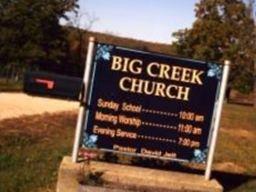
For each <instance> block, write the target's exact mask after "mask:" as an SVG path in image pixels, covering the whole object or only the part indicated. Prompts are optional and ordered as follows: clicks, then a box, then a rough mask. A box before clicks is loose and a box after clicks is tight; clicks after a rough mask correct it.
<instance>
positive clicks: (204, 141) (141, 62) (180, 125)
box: [82, 43, 223, 163]
mask: <svg viewBox="0 0 256 192" xmlns="http://www.w3.org/2000/svg"><path fill="white" fill-rule="evenodd" d="M92 58H93V60H92V67H91V71H90V83H89V86H88V91H87V94H88V95H87V104H86V105H87V112H86V113H85V118H84V124H83V132H82V144H83V147H86V148H97V149H101V150H104V151H113V152H120V153H125V154H131V155H139V156H146V157H155V158H164V159H172V160H179V161H189V162H191V161H192V162H200V163H204V162H206V157H207V153H208V148H209V143H210V140H211V136H210V135H211V134H210V133H211V127H212V124H213V115H214V108H215V103H216V98H217V96H218V91H219V87H220V81H221V78H222V72H223V68H222V66H220V65H217V64H214V63H207V62H202V61H196V60H190V59H183V58H178V57H172V56H167V55H162V54H157V53H152V52H144V51H138V50H132V49H128V48H124V47H119V46H114V45H107V44H100V43H96V44H95V47H94V50H93V57H92Z"/></svg>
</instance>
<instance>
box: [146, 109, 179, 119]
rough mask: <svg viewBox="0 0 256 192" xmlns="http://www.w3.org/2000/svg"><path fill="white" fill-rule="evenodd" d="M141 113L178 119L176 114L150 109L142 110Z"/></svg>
mask: <svg viewBox="0 0 256 192" xmlns="http://www.w3.org/2000/svg"><path fill="white" fill-rule="evenodd" d="M142 112H144V113H151V114H157V115H164V116H169V117H178V113H170V112H165V111H159V110H152V109H142Z"/></svg>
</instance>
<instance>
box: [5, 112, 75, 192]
mask: <svg viewBox="0 0 256 192" xmlns="http://www.w3.org/2000/svg"><path fill="white" fill-rule="evenodd" d="M75 119H76V117H75V114H74V113H72V114H67V113H64V114H59V115H44V116H42V117H40V116H33V117H27V118H23V119H14V120H7V121H2V122H1V124H0V132H1V138H0V181H1V182H0V191H1V192H2V191H3V192H19V191H20V192H21V191H31V192H32V191H33V192H34V191H37V189H38V190H39V189H40V188H44V189H45V188H50V189H52V190H53V191H54V189H55V185H54V184H55V183H56V178H57V170H58V166H59V163H60V161H61V160H62V158H63V156H64V155H70V153H71V147H72V141H73V133H74V127H75ZM2 133H3V134H2Z"/></svg>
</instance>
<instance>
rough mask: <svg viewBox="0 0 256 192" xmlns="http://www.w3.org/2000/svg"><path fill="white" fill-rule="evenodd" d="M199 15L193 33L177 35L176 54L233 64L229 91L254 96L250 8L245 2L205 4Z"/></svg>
mask: <svg viewBox="0 0 256 192" xmlns="http://www.w3.org/2000/svg"><path fill="white" fill-rule="evenodd" d="M195 13H196V21H195V22H194V24H193V26H192V28H191V29H185V30H180V31H178V32H176V33H174V34H173V35H174V37H176V39H177V41H176V42H175V43H174V48H175V51H176V54H179V55H182V56H185V57H192V58H195V59H202V60H208V61H216V62H220V63H223V62H224V60H226V59H228V60H230V61H231V63H232V67H231V74H230V81H229V87H230V86H232V87H233V88H236V89H238V90H240V91H242V92H250V91H251V90H252V88H253V62H254V61H253V60H254V58H255V53H256V39H255V36H256V35H255V25H254V20H253V17H252V15H251V10H250V6H247V5H246V4H245V3H244V2H243V1H242V0H201V1H200V2H199V3H198V4H196V8H195Z"/></svg>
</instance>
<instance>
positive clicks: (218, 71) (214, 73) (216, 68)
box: [207, 63, 222, 79]
mask: <svg viewBox="0 0 256 192" xmlns="http://www.w3.org/2000/svg"><path fill="white" fill-rule="evenodd" d="M208 67H209V70H208V71H207V76H208V77H216V78H217V79H221V75H222V67H221V66H220V65H217V64H216V63H208Z"/></svg>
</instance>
